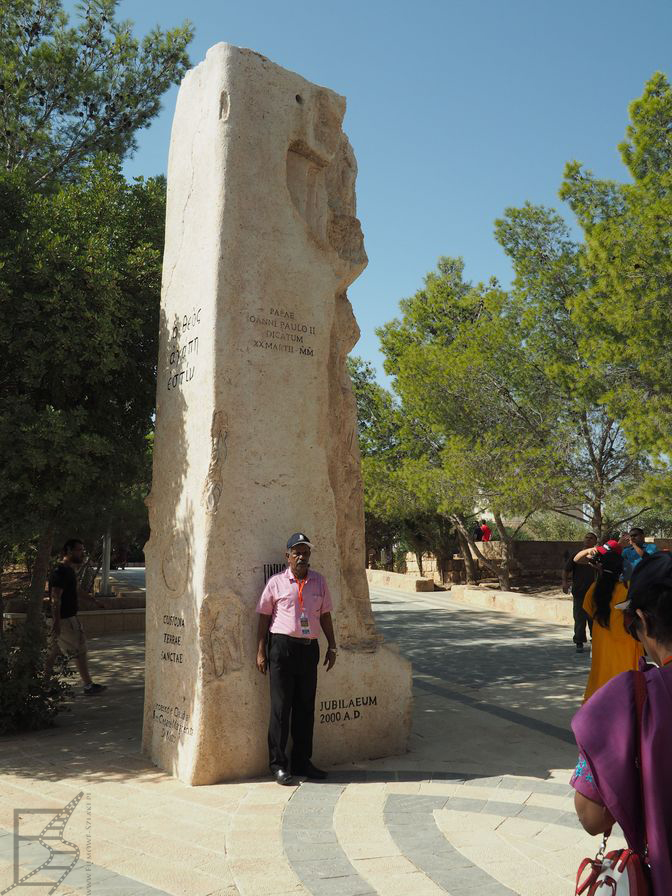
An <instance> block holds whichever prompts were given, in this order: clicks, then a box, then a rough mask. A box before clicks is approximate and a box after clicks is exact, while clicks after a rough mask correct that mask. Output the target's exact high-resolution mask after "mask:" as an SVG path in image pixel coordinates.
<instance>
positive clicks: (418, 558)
mask: <svg viewBox="0 0 672 896" xmlns="http://www.w3.org/2000/svg"><path fill="white" fill-rule="evenodd" d="M415 560H416V563H417V564H418V572H419V573H420V578H423V577H424V572H423V570H422V551H416V552H415Z"/></svg>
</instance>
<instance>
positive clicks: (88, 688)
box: [82, 682, 107, 697]
mask: <svg viewBox="0 0 672 896" xmlns="http://www.w3.org/2000/svg"><path fill="white" fill-rule="evenodd" d="M106 690H107V685H106V684H94V683H93V682H92V683H91V684H87V685H84V687H83V688H82V694H85V695H86V696H87V697H91V696H93V695H94V694H102V693H103V691H106Z"/></svg>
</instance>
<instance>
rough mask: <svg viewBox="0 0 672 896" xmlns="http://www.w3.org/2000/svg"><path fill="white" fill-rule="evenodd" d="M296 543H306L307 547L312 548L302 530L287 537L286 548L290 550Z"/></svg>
mask: <svg viewBox="0 0 672 896" xmlns="http://www.w3.org/2000/svg"><path fill="white" fill-rule="evenodd" d="M297 544H307V545H308V547H309V548H312V544H311V543H310V539H309V538H308V536H307V535H306V534H305V533H303V532H295V533H294V534H293V535H290V536H289V538H288V539H287V550H288V551H291V549H292V548H294V547H296V545H297Z"/></svg>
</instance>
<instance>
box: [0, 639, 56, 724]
mask: <svg viewBox="0 0 672 896" xmlns="http://www.w3.org/2000/svg"><path fill="white" fill-rule="evenodd" d="M46 650H47V648H46V638H45V632H44V626H43V625H42V626H40V628H39V629H38V630H37V631H36V630H35V629H34V627H29V626H27V625H18V626H16V627H13V628H11V629H9V631H6V632H4V633H3V635H2V637H0V735H2V734H13V733H14V732H17V731H34V730H36V729H39V728H45V727H48V726H49V725H52V724H53V720H54V718H55V716H56V714H57V713H58V712H60V711H62V709H63V703H64V701H65V700H66V698H67V697H68V696H69V695H70V693H71V688H70V686H69V685H68V683H67V679H65V680H62V679H59V678H58V677H56V676H53V677H51V678H47V677H46V675H45V674H44V672H43V671H42V670H44V661H45V658H46ZM59 674H60V675H63V674H67V670H66V669H64V668H63V669H60V670H59Z"/></svg>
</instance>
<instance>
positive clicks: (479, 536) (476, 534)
mask: <svg viewBox="0 0 672 896" xmlns="http://www.w3.org/2000/svg"><path fill="white" fill-rule="evenodd" d="M471 537H472V538H473V539H474V541H483V530H482V529H481V524H480V523H476V525H475V526H474V529H473V532H472V533H471Z"/></svg>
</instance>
